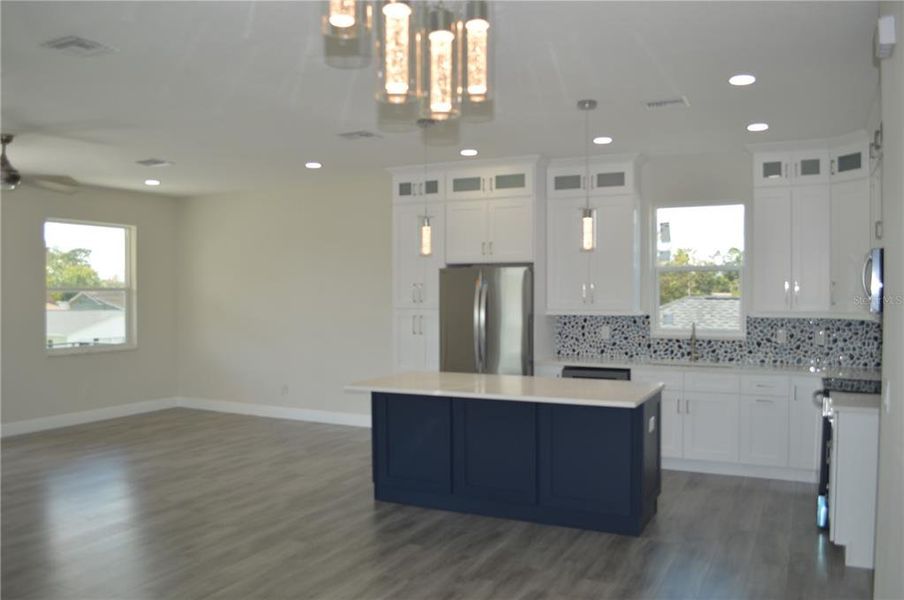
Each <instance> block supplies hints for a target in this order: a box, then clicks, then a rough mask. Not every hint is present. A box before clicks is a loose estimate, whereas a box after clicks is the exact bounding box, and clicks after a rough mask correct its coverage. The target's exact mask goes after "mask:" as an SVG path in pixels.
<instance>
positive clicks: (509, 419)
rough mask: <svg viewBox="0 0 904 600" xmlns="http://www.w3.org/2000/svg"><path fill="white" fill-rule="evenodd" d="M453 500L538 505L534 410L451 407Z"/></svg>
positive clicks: (474, 403)
mask: <svg viewBox="0 0 904 600" xmlns="http://www.w3.org/2000/svg"><path fill="white" fill-rule="evenodd" d="M453 431H454V433H453V435H454V436H455V441H454V448H455V450H454V461H453V462H454V467H453V471H454V475H453V476H454V483H455V486H454V487H455V495H456V496H459V495H460V496H467V497H470V498H477V499H483V500H490V501H501V502H517V503H523V504H535V503H536V501H537V405H536V404H533V403H530V402H509V401H501V400H499V401H496V400H464V399H461V400H459V399H456V400H454V401H453Z"/></svg>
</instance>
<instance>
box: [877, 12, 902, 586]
mask: <svg viewBox="0 0 904 600" xmlns="http://www.w3.org/2000/svg"><path fill="white" fill-rule="evenodd" d="M880 10H881V13H882V14H893V15H895V18H896V21H897V39H898V47H897V48H895V51H894V54H893V55H892V57H891V58H890V59H887V60H884V61H882V63H881V69H882V75H881V85H882V122H883V126H884V138H885V139H884V157H883V169H882V198H883V203H884V207H883V208H884V215H883V217H884V220H885V240H884V241H885V257H886V259H885V294H886V298H887V299H889V300H890V302H888V303H887V304H886V306H885V315H884V317H883V319H884V327H883V331H884V338H883V344H882V351H883V356H882V364H883V365H884V366H885V368H884V369H883V370H882V376H883V385H884V386H885V387H884V391H885V401H886V402H887V406H886V409H884V410H883V412H882V417H881V420H880V432H879V444H880V447H879V506H878V514H877V517H876V520H877V522H876V565H875V566H876V571H875V582H874V583H875V585H874V592H875V596H876V597H877V598H896V599H899V598H904V569H902V568H901V566H902V557H904V369H902V365H904V301H902V299H904V260H902V257H904V4H902V3H900V2H883V3H882V5H881V9H880Z"/></svg>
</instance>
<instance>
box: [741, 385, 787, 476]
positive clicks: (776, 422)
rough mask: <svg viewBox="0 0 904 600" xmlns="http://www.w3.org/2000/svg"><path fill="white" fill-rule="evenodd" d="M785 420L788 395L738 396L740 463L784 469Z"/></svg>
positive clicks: (785, 456) (785, 448) (785, 455)
mask: <svg viewBox="0 0 904 600" xmlns="http://www.w3.org/2000/svg"><path fill="white" fill-rule="evenodd" d="M788 418H789V413H788V397H787V396H784V397H783V396H765V395H763V396H741V413H740V425H741V440H740V441H741V447H740V456H739V460H740V462H742V463H746V464H750V465H765V466H774V467H784V466H786V465H787V464H788Z"/></svg>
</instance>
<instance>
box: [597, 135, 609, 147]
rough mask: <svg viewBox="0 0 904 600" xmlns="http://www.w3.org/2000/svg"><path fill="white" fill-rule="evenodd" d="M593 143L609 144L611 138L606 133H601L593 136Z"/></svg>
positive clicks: (599, 144)
mask: <svg viewBox="0 0 904 600" xmlns="http://www.w3.org/2000/svg"><path fill="white" fill-rule="evenodd" d="M593 143H594V144H596V145H598V146H603V145H605V144H611V143H612V138H611V137H609V136H608V135H601V136H599V137H595V138H593Z"/></svg>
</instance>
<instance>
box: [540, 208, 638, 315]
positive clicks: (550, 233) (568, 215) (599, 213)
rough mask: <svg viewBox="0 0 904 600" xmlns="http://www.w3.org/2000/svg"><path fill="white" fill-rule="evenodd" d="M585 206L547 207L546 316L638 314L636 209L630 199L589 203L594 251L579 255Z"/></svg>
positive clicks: (581, 252) (583, 252)
mask: <svg viewBox="0 0 904 600" xmlns="http://www.w3.org/2000/svg"><path fill="white" fill-rule="evenodd" d="M585 206H586V200H585V199H584V200H582V199H579V198H566V199H561V200H555V201H552V202H550V203H549V205H548V209H547V212H548V216H547V237H546V242H547V257H548V259H547V275H546V283H547V292H546V293H547V302H548V307H547V312H548V313H550V314H563V313H564V314H568V313H604V314H630V313H635V312H637V310H638V306H637V304H638V283H639V280H638V274H639V269H638V267H639V265H638V256H639V254H638V250H639V246H638V243H637V240H638V231H637V206H636V199H635V197H634V196H612V197H594V198H591V199H590V208H591V209H592V210H593V211H594V215H595V218H596V248H594V249H593V250H591V251H589V252H585V251H582V250H581V249H580V242H581V214H582V210H583V209H584V207H585Z"/></svg>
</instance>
